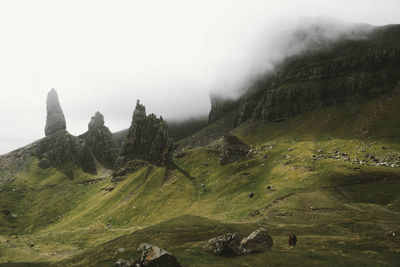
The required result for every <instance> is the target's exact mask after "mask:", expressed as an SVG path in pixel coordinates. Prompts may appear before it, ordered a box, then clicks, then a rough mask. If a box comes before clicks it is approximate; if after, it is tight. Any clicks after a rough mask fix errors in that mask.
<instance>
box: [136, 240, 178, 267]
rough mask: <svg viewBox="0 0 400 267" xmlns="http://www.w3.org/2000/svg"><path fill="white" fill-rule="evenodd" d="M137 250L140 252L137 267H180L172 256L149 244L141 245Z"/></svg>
mask: <svg viewBox="0 0 400 267" xmlns="http://www.w3.org/2000/svg"><path fill="white" fill-rule="evenodd" d="M138 250H140V251H142V258H141V259H140V263H138V264H139V266H149V267H181V266H182V265H181V264H180V263H179V262H178V261H177V259H176V258H175V256H174V255H172V254H171V253H169V252H168V251H166V250H165V249H162V248H159V247H156V246H153V245H151V244H141V245H140V246H139V248H138Z"/></svg>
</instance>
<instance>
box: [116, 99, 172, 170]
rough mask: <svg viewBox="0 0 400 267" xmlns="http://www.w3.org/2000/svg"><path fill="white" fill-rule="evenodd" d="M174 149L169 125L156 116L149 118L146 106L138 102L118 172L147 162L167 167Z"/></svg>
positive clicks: (123, 146)
mask: <svg viewBox="0 0 400 267" xmlns="http://www.w3.org/2000/svg"><path fill="white" fill-rule="evenodd" d="M173 149H174V142H173V140H172V138H171V136H170V135H169V132H168V125H167V123H166V122H165V121H164V120H163V118H162V117H160V118H157V117H156V115H154V114H150V115H148V116H147V115H146V108H145V106H144V105H142V104H140V101H139V100H137V103H136V108H135V111H134V112H133V116H132V124H131V126H130V128H129V130H128V134H127V135H126V137H125V139H124V141H123V142H122V148H121V154H120V157H119V158H118V160H117V163H116V169H117V172H118V171H120V170H121V169H124V170H125V169H126V168H127V166H142V165H143V164H145V162H149V163H152V164H155V165H158V166H166V165H168V164H169V163H170V162H171V158H172V152H173ZM132 162H136V163H139V164H136V163H135V164H132ZM128 169H132V167H129V168H128ZM134 169H136V167H134V168H133V170H134Z"/></svg>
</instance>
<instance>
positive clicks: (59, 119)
mask: <svg viewBox="0 0 400 267" xmlns="http://www.w3.org/2000/svg"><path fill="white" fill-rule="evenodd" d="M45 133H46V137H45V138H43V139H41V140H40V141H38V142H37V143H36V144H35V153H36V157H37V158H38V159H39V166H40V167H41V168H49V167H56V168H58V169H59V170H60V171H62V172H63V173H64V174H65V175H66V176H67V177H69V178H73V169H74V167H75V166H78V167H80V168H82V170H83V171H85V172H89V173H96V165H95V162H94V160H93V157H92V152H91V150H90V147H89V146H88V145H87V143H86V142H85V140H84V139H82V138H79V137H75V136H72V135H71V134H69V133H68V132H67V131H66V123H65V118H64V114H63V112H62V109H61V106H60V102H59V100H58V96H57V92H56V91H55V90H54V89H52V90H51V91H50V92H49V94H48V96H47V121H46V127H45Z"/></svg>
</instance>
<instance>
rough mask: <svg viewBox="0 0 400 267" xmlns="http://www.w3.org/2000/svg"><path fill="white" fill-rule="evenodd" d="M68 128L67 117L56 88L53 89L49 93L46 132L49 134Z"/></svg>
mask: <svg viewBox="0 0 400 267" xmlns="http://www.w3.org/2000/svg"><path fill="white" fill-rule="evenodd" d="M65 129H66V123H65V117H64V113H63V112H62V109H61V106H60V102H59V101H58V96H57V92H56V90H54V88H53V89H51V91H50V92H49V94H48V95H47V120H46V127H45V130H44V132H45V134H46V136H49V135H51V134H53V133H56V132H58V131H61V130H64V131H65Z"/></svg>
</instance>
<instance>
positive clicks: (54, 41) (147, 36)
mask: <svg viewBox="0 0 400 267" xmlns="http://www.w3.org/2000/svg"><path fill="white" fill-rule="evenodd" d="M399 10H400V1H398V0H393V1H384V0H380V1H367V0H363V1H340V0H336V1H321V0H319V1H317V0H315V1H300V0H299V1H282V0H275V1H251V0H248V1H241V0H237V1H235V0H226V1H218V0H213V1H211V0H209V1H208V0H207V1H206V0H202V1H188V0H186V1H185V0H182V1H177V0H160V1H151V0H149V1H99V0H92V1H54V0H49V1H40V0H39V1H29V0H27V1H18V0H16V1H2V2H0V34H1V42H0V73H1V75H0V92H1V97H0V125H1V132H0V154H3V153H6V152H8V151H10V150H13V149H16V148H18V147H20V146H23V145H26V144H28V143H30V142H33V141H35V140H37V139H39V138H42V137H44V126H45V120H46V106H45V103H46V96H47V93H48V91H49V90H50V89H51V88H52V87H54V88H55V89H56V90H57V92H58V95H59V99H60V102H61V106H62V108H63V111H64V115H65V118H66V120H67V130H68V131H69V132H71V133H72V134H74V135H78V134H81V133H83V132H85V131H86V130H87V124H88V122H89V120H90V117H91V116H92V115H93V114H94V113H95V112H96V111H100V112H101V113H102V114H103V115H104V117H105V121H106V125H107V126H108V127H109V128H110V130H111V131H118V130H121V129H124V128H127V127H128V126H129V125H130V122H131V116H132V112H133V109H134V107H135V103H136V99H140V100H141V102H142V103H144V104H145V105H146V108H147V110H148V112H154V113H156V114H157V115H162V116H163V117H164V118H166V119H173V120H176V119H184V118H188V117H193V116H196V115H204V114H207V113H208V111H209V108H210V101H209V93H210V92H217V93H219V94H222V95H226V96H231V97H234V96H237V95H238V94H240V92H242V91H243V89H244V88H245V87H246V83H247V82H248V81H249V79H251V77H252V76H254V75H257V74H259V73H263V72H264V71H270V70H273V67H274V65H275V64H276V63H277V62H279V61H280V60H281V59H282V58H284V57H285V56H287V55H291V54H293V53H298V52H301V51H302V49H304V46H307V44H308V42H307V40H305V41H304V40H303V42H301V43H296V42H293V39H291V37H290V36H291V34H292V33H293V31H294V30H296V29H298V28H299V27H303V28H304V27H306V28H307V27H308V26H310V25H315V24H318V25H319V24H326V25H325V26H326V27H325V28H324V29H326V30H325V31H322V35H323V36H324V37H325V38H332V39H334V38H336V37H337V36H339V35H341V34H342V33H343V32H348V31H349V30H351V27H349V26H348V24H347V23H359V22H362V23H368V24H372V25H384V24H393V23H400V14H399V12H398V11H399Z"/></svg>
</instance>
